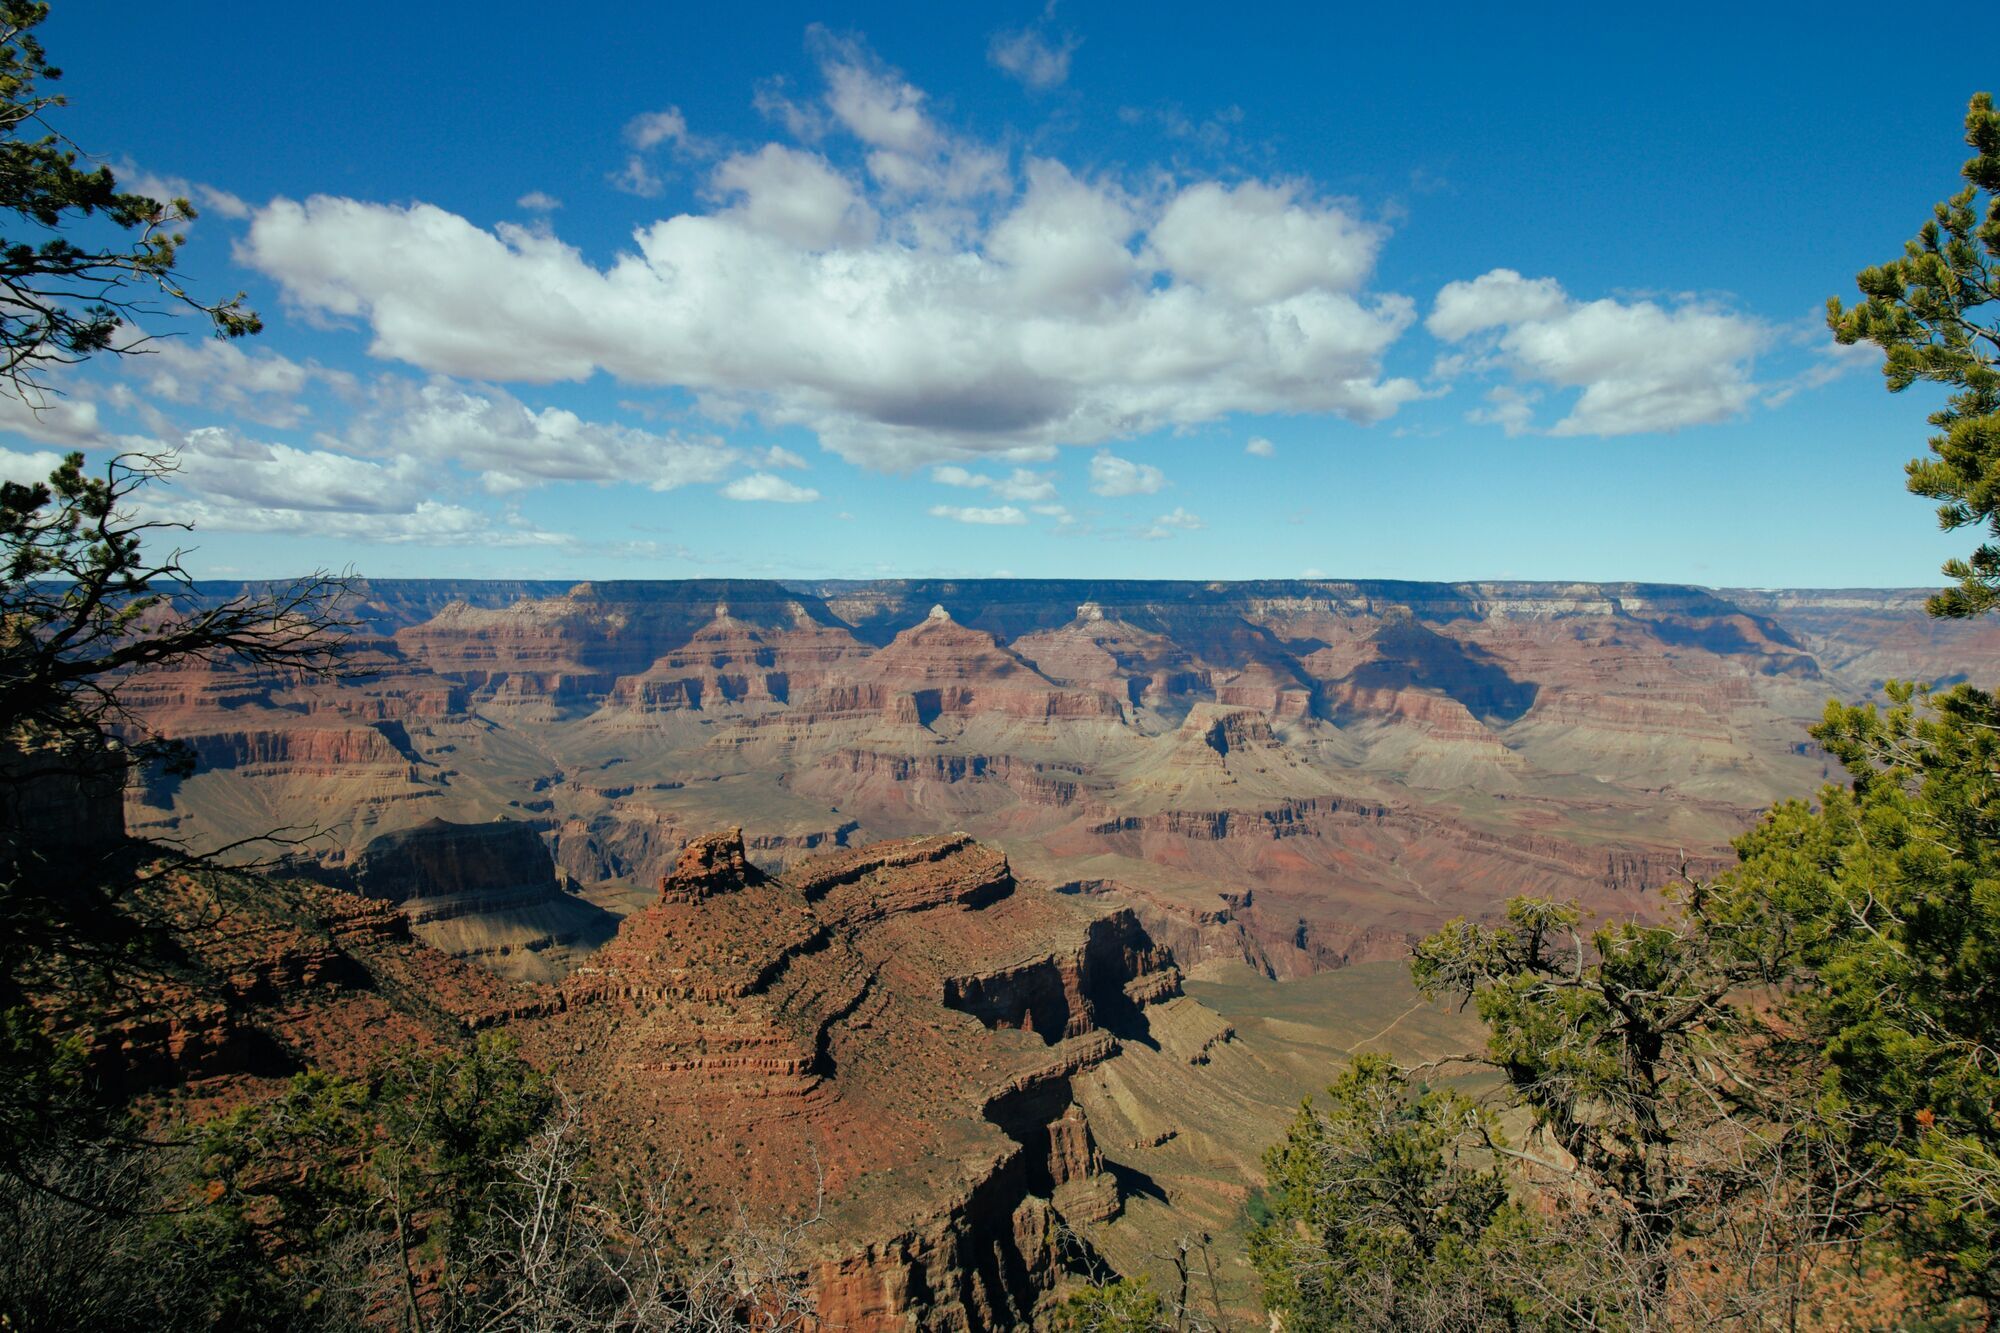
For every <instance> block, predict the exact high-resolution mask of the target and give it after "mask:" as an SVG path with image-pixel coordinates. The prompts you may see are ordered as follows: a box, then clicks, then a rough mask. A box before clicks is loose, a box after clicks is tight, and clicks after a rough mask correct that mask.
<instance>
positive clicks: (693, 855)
mask: <svg viewBox="0 0 2000 1333" xmlns="http://www.w3.org/2000/svg"><path fill="white" fill-rule="evenodd" d="M763 882H764V872H763V871H761V870H759V869H757V867H755V866H753V865H751V864H750V861H749V859H748V857H746V856H745V854H744V851H743V830H742V829H740V828H733V829H730V830H728V831H727V832H724V833H708V834H704V835H702V836H701V837H699V838H696V839H695V840H694V841H692V842H690V843H688V845H687V846H685V847H683V848H681V853H680V857H679V859H677V860H676V861H675V862H674V868H673V871H672V873H670V874H668V875H665V876H663V877H662V878H661V880H660V898H661V901H663V902H670V903H698V902H700V901H701V900H702V899H704V898H712V897H714V896H715V895H716V894H718V893H731V892H734V891H735V890H737V889H745V888H749V887H751V886H752V885H755V884H762V883H763Z"/></svg>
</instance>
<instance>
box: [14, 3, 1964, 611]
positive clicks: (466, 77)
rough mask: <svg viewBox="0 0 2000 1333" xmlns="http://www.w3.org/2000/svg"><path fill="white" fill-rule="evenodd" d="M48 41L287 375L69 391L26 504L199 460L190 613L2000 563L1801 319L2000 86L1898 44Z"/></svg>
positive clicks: (266, 370) (1439, 37)
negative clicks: (1938, 499)
mask: <svg viewBox="0 0 2000 1333" xmlns="http://www.w3.org/2000/svg"><path fill="white" fill-rule="evenodd" d="M57 8H58V12H57V14H56V15H55V16H54V17H53V18H52V19H51V21H50V22H49V24H48V25H47V27H46V29H45V32H44V37H45V42H46V45H47V46H48V47H49V50H50V53H51V56H52V58H53V59H54V60H55V61H56V63H58V64H60V65H62V66H63V67H64V68H65V71H66V77H65V79H64V84H63V91H65V92H66V93H67V94H68V95H69V97H70V99H71V102H72V105H71V107H70V108H68V109H67V110H66V111H64V112H62V113H59V114H60V120H59V122H58V124H59V126H60V128H62V129H64V130H65V131H66V132H67V133H69V134H70V135H71V137H72V138H74V139H75V140H76V141H77V142H78V143H79V144H80V145H81V146H82V147H84V148H85V149H86V150H88V151H89V152H91V153H94V154H97V155H100V156H101V157H103V158H104V159H105V160H106V161H109V162H110V163H112V164H113V165H114V167H116V168H119V169H120V171H121V175H122V176H123V177H124V178H125V179H126V180H127V183H128V184H134V185H137V186H140V187H146V188H152V189H156V190H168V191H174V190H183V191H186V192H188V193H190V194H191V195H192V196H193V197H194V198H195V200H196V202H197V203H198V204H202V205H203V206H204V211H203V216H202V217H201V219H200V220H199V221H198V222H197V223H196V224H195V226H194V228H193V231H192V236H191V239H190V244H189V247H188V250H187V261H188V268H189V271H190V273H191V274H192V275H193V277H194V278H195V280H196V283H197V284H198V289H200V290H205V291H218V290H235V289H237V288H239V287H240V288H243V289H244V290H246V291H247V292H248V294H249V296H250V298H251V302H252V304H254V305H255V306H256V307H257V308H258V309H259V310H260V311H261V312H262V313H263V315H264V316H265V319H266V324H267V331H266V333H265V334H264V335H263V336H261V337H259V338H257V339H254V340H251V341H249V342H246V343H241V344H233V345H222V344H217V343H214V342H213V341H211V340H206V339H204V338H202V337H201V336H200V334H199V331H198V330H194V329H192V328H188V329H187V330H186V331H187V334H188V336H184V337H180V338H174V339H165V340H161V341H160V342H159V343H157V344H155V345H156V346H158V347H160V348H161V349H162V350H160V351H159V352H158V353H157V354H156V355H153V356H150V357H143V358H130V359H127V360H126V361H124V362H122V363H116V364H114V363H111V362H109V361H108V360H107V361H100V363H97V364H93V365H92V366H90V367H88V368H86V369H85V370H83V371H81V372H79V373H76V374H74V375H71V376H69V377H68V378H66V379H65V380H64V381H63V382H62V385H61V387H62V388H63V389H64V390H65V393H66V396H65V397H64V398H63V399H62V400H61V401H60V402H59V403H58V404H56V405H55V406H53V407H51V408H50V409H48V410H45V411H43V412H42V413H41V414H39V416H35V417H29V416H27V415H25V414H23V413H22V412H20V411H18V410H13V411H6V412H0V425H5V426H7V427H8V429H6V431H5V432H4V433H0V467H4V469H5V470H6V471H7V472H8V474H9V475H18V474H25V473H31V472H33V471H34V470H35V469H37V468H39V467H43V466H44V465H45V464H47V463H48V462H50V461H52V454H53V452H54V451H56V450H60V449H62V448H66V447H85V448H87V449H88V450H89V451H90V452H91V453H92V455H93V457H97V458H102V457H106V456H108V454H109V453H110V452H112V451H114V450H116V449H118V448H121V447H125V448H161V447H170V448H173V449H175V450H177V451H178V454H179V457H180V460H181V467H182V471H181V473H180V476H179V477H178V478H177V480H176V481H175V482H174V483H173V484H172V485H171V486H170V487H167V488H164V489H162V490H161V491H159V492H158V494H157V497H156V500H155V502H154V503H155V512H156V513H160V514H165V515H170V516H173V517H177V518H181V519H185V520H187V521H190V522H193V523H194V524H195V525H196V529H197V531H196V536H195V537H194V538H193V539H192V544H193V545H195V546H196V547H197V548H198V549H197V551H196V553H195V555H194V557H193V559H192V560H191V564H192V566H193V567H194V568H195V569H196V570H197V572H200V573H206V574H211V575H217V576H221V575H244V576H251V575H279V574H286V573H292V572H297V571H299V570H302V569H304V568H308V567H312V566H333V567H346V566H352V567H354V568H356V569H357V570H359V571H360V572H361V573H363V574H370V575H376V576H390V575H438V576H456V577H478V576H509V577H512V576H522V577H527V576H536V577H570V576H574V577H579V578H582V577H593V576H596V577H606V576H617V577H687V576H709V575H720V574H737V575H748V576H772V577H804V578H812V577H835V576H852V577H863V576H876V575H881V576H902V575H911V576H914V575H954V576H984V575H999V574H1016V575H1022V576H1057V575H1078V576H1084V575H1089V576H1128V577H1141V576H1155V577H1175V578H1249V577H1289V576H1318V575H1324V576H1329V577H1404V578H1423V579H1440V578H1441V579H1461V578H1576V579H1614V578H1636V579H1653V580H1663V581H1688V582H1699V583H1706V584H1712V585H1737V584H1751V585H1792V586H1806V585H1813V586H1828V585H1902V584H1926V583H1931V582H1933V581H1935V578H1936V568H1937V565H1938V563H1939V561H1940V560H1941V559H1943V558H1944V556H1945V555H1947V554H1950V553H1953V552H1955V551H1957V550H1958V549H1959V548H1960V547H1962V546H1970V545H1971V542H1970V540H1968V539H1965V538H1963V537H1962V536H1961V537H1959V538H1952V537H1945V536H1941V535H1939V534H1938V533H1936V532H1935V530H1934V525H1933V522H1932V520H1931V518H1930V514H1929V510H1928V506H1927V505H1926V504H1925V503H1924V502H1922V501H1920V500H1917V499H1914V498H1912V497H1909V496H1907V495H1905V494H1904V493H1903V492H1902V489H1901V465H1902V463H1903V462H1904V461H1905V460H1906V459H1908V458H1909V457H1911V456H1912V455H1913V454H1914V453H1916V452H1918V451H1920V450H1921V448H1922V441H1923V438H1924V435H1925V433H1926V427H1925V426H1924V423H1923V415H1924V413H1925V411H1927V410H1928V408H1929V407H1930V406H1931V403H1930V402H1929V401H1927V400H1925V399H1924V398H1922V397H1921V396H1920V394H1921V392H1922V391H1913V392H1912V393H1910V394H1906V395H1903V396H1902V397H1900V398H1892V397H1890V396H1889V395H1887V394H1885V393H1884V392H1883V390H1882V388H1881V384H1880V380H1879V376H1878V375H1877V374H1876V372H1875V370H1874V367H1873V363H1872V362H1871V361H1870V360H1869V359H1868V358H1867V357H1866V356H1856V355H1854V354H1853V353H1851V352H1850V353H1848V354H1846V355H1841V354H1838V351H1837V349H1834V348H1832V347H1831V346H1830V345H1829V341H1828V339H1827V338H1826V337H1825V334H1824V330H1823V326H1822V324H1821V322H1820V313H1819V312H1820V309H1821V306H1822V304H1823V302H1824V300H1825V298H1826V297H1827V296H1828V295H1831V294H1835V293H1840V294H1845V293H1847V292H1849V291H1850V290H1851V279H1852V275H1853V273H1854V271H1855V270H1856V269H1857V268H1859V267H1861V266H1863V265H1864V264H1867V263H1870V262H1876V261H1879V260H1881V259H1883V258H1886V257H1888V256H1889V255H1890V254H1892V253H1894V251H1895V249H1896V247H1897V246H1898V245H1899V244H1900V242H1901V241H1902V240H1903V239H1904V238H1905V237H1906V236H1908V235H1909V234H1910V233H1911V232H1912V231H1913V230H1914V229H1915V227H1916V225H1917V223H1918V222H1919V221H1921V219H1922V217H1923V216H1924V214H1925V210H1926V209H1927V208H1928V206H1929V205H1930V203H1932V202H1933V201H1934V200H1936V199H1938V198H1941V197H1942V196H1943V195H1945V194H1946V193H1949V192H1950V190H1951V189H1952V187H1953V186H1954V185H1955V184H1956V183H1957V176H1956V172H1957V167H1958V165H1959V164H1960V162H1961V161H1962V159H1963V157H1964V156H1965V149H1964V148H1963V147H1962V145H1961V144H1960V143H1959V133H1960V123H1961V120H1962V116H1963V112H1964V106H1965V102H1966V99H1967V97H1968V95H1969V94H1970V93H1971V92H1973V91H1974V90H1976V89H1979V88H1990V87H1993V86H1994V85H1996V84H2000V68H1996V66H1995V65H1994V63H1993V61H1992V59H1991V57H1992V52H1991V51H1984V52H1982V51H1980V50H1978V49H1976V48H1977V47H1978V43H1976V42H1959V43H1951V42H1941V43H1936V44H1932V45H1930V46H1928V47H1926V51H1925V55H1924V58H1923V60H1922V61H1921V62H1897V64H1896V66H1895V68H1893V69H1892V70H1891V71H1890V72H1889V73H1887V74H1883V73H1877V72H1871V71H1878V70H1880V68H1881V61H1882V51H1883V42H1884V34H1883V31H1882V28H1881V21H1880V18H1879V11H1872V13H1873V14H1874V17H1870V14H1871V11H1862V10H1858V9H1857V10H1854V11H1851V12H1846V11H1843V10H1841V9H1840V8H1839V7H1828V6H1814V7H1812V8H1811V9H1807V8H1805V7H1803V6H1800V7H1796V8H1791V7H1786V9H1787V10H1788V12H1769V13H1758V12H1751V11H1753V10H1756V9H1758V8H1760V7H1753V6H1740V5H1739V6H1735V7H1732V8H1729V9H1722V8H1716V9H1712V10H1699V9H1695V8H1691V7H1683V8H1678V9H1676V10H1675V11H1674V12H1673V13H1671V14H1667V13H1665V12H1664V11H1662V12H1660V13H1652V12H1648V13H1645V14H1643V15H1639V16H1625V15H1615V14H1609V13H1606V12H1605V10H1606V9H1608V8H1610V7H1596V6H1594V7H1590V8H1581V7H1579V8H1576V9H1573V10H1568V11H1562V10H1557V9H1553V8H1548V9H1543V10H1538V11H1536V12H1535V13H1533V14H1529V13H1526V12H1524V11H1521V10H1518V9H1511V10H1506V11H1501V10H1497V9H1495V8H1493V7H1477V8H1473V7H1468V8H1466V9H1465V10H1463V11H1461V12H1453V11H1450V10H1447V9H1432V10H1424V11H1422V12H1421V13H1419V12H1418V11H1414V10H1410V9H1407V8H1397V7H1373V8H1372V9H1371V10H1370V11H1369V12H1366V13H1347V12H1341V11H1340V10H1338V9H1336V8H1335V7H1325V6H1315V7H1304V6H1300V7H1291V6H1284V7H1280V6H1271V7H1265V8H1262V9H1258V8H1255V7H1244V6H1215V5H1200V6H1161V5H1148V6H1116V7H1114V6H1092V7H1085V6H1082V5H1075V4H1071V5H1057V6H1053V7H1049V8H1041V7H1032V6H993V7H977V6H957V7H950V6H865V5H861V6H846V7H843V8H840V9H830V8H826V7H823V6H821V7H801V6H795V5H781V4H774V5H763V6H756V7H735V8H725V7H712V8H703V9H699V10H698V9H695V8H694V7H682V6H674V7H668V6H659V5H617V6H613V5H582V6H577V7H574V8H573V9H572V10H568V11H553V10H550V9H548V8H546V7H541V6H537V7H528V6H517V5H508V4H500V3H495V4H489V5H485V6H481V7H479V9H478V11H477V13H478V18H479V21H478V22H477V23H476V24H474V23H468V22H467V21H465V19H464V18H462V17H461V16H460V13H459V11H457V10H456V8H455V7H434V6H421V5H409V4H402V5H397V6H388V5H371V4H355V5H345V6H286V5H272V6H241V5H223V4H210V3H193V4H187V5H183V6H180V7H178V8H177V9H176V11H175V15H174V18H173V21H172V29H173V31H172V33H171V35H169V36H167V37H164V38H163V37H162V36H161V34H160V31H159V29H158V28H157V27H149V26H146V25H138V24H131V23H126V22H116V23H113V22H107V21H106V13H107V11H106V9H105V8H104V7H103V6H92V5H85V4H80V3H76V2H75V0H68V3H61V4H59V5H58V7H57ZM1772 8H1773V9H1774V10H1775V9H1776V8H1777V7H1772ZM465 12H467V13H469V12H471V11H465ZM1982 56H1984V57H1985V59H1984V60H1983V61H1982V59H1981V57H1982ZM1906 68H1918V69H1920V71H1921V74H1920V79H1918V80H1915V81H1906V80H1905V79H1904V77H1903V74H1902V71H1903V70H1904V69H1906ZM1857 90H1867V91H1857ZM176 327H177V326H176V325H175V324H174V322H173V321H171V320H168V319H166V318H164V317H162V318H159V319H157V320H149V322H148V324H147V330H148V331H149V332H158V333H167V332H171V331H173V330H174V329H175V328H176Z"/></svg>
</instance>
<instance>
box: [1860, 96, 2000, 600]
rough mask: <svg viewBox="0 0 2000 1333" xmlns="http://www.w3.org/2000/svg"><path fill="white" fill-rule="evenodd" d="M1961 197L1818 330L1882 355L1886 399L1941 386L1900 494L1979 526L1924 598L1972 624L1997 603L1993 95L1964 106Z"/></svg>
mask: <svg viewBox="0 0 2000 1333" xmlns="http://www.w3.org/2000/svg"><path fill="white" fill-rule="evenodd" d="M1965 142H1966V143H1967V144H1968V145H1969V146H1970V147H1971V148H1972V150H1973V155H1972V157H1971V158H1970V159H1969V160H1967V162H1966V164H1965V166H1964V168H1963V171H1962V173H1961V174H1963V176H1964V177H1965V181H1966V185H1965V188H1964V189H1962V190H1960V191H1959V192H1958V193H1957V194H1954V195H1953V196H1952V197H1951V198H1949V199H1947V200H1945V201H1944V202H1943V203H1941V204H1938V205H1936V206H1935V207H1934V208H1933V209H1932V217H1931V219H1930V221H1928V222H1926V223H1924V225H1923V227H1922V228H1921V229H1919V230H1918V232H1917V235H1916V237H1915V239H1913V240H1911V241H1909V242H1907V243H1905V245H1904V246H1903V254H1902V257H1901V258H1898V259H1892V260H1890V261H1889V262H1888V263H1886V264H1880V265H1877V266H1876V267H1873V268H1867V269H1863V270H1862V271H1861V273H1860V274H1859V275H1858V276H1857V277H1856V278H1855V283H1856V285H1858V286H1859V287H1860V289H1861V295H1862V298H1863V299H1862V301H1861V302H1860V304H1858V305H1855V306H1852V307H1849V306H1844V305H1842V304H1841V302H1840V299H1839V298H1838V297H1835V298H1833V299H1831V300H1829V301H1828V302H1827V315H1826V318H1827V324H1828V326H1829V327H1831V328H1832V330H1833V336H1834V337H1835V338H1836V339H1838V340H1839V341H1840V342H1842V343H1844V344H1848V345H1852V344H1854V343H1859V342H1863V341H1866V342H1872V343H1874V344H1876V345H1877V346H1879V347H1881V348H1882V350H1883V351H1884V352H1885V353H1886V354H1887V355H1886V357H1885V359H1884V361H1883V363H1882V375H1883V377H1884V378H1885V379H1886V380H1887V381H1888V385H1889V391H1890V392H1891V393H1900V392H1902V391H1903V390H1904V389H1907V388H1909V387H1910V386H1911V385H1912V384H1915V383H1917V382H1919V381H1924V382H1927V383H1932V384H1943V385H1947V386H1950V388H1951V389H1952V393H1951V395H1950V396H1949V397H1948V398H1947V399H1946V400H1945V405H1944V406H1943V407H1942V408H1940V409H1938V410H1937V411H1936V412H1933V413H1932V414H1931V417H1930V422H1931V424H1932V425H1933V426H1935V427H1937V428H1938V433H1937V434H1936V435H1933V436H1932V437H1931V440H1930V447H1931V454H1932V457H1930V458H1916V459H1912V460H1911V461H1910V463H1909V466H1908V469H1907V471H1908V474H1909V488H1910V490H1911V491H1913V492H1914V493H1916V494H1918V495H1921V496H1925V497H1927V498H1929V499H1932V500H1936V501H1937V502H1938V511H1937V512H1938V522H1939V523H1940V525H1941V526H1943V527H1944V528H1945V529H1946V530H1948V531H1949V530H1953V529H1957V528H1965V527H1978V528H1981V529H1982V530H1983V532H1984V536H1985V538H1986V539H1985V540H1983V541H1982V542H1981V543H1980V544H1979V546H1978V547H1976V548H1975V549H1974V550H1973V551H1972V553H1971V555H1970V556H1968V557H1966V558H1965V559H1952V560H1949V561H1947V562H1946V563H1945V566H1944V572H1945V574H1946V575H1947V576H1949V577H1951V578H1953V579H1956V580H1957V581H1958V584H1957V586H1956V587H1952V588H1946V589H1945V590H1943V591H1942V592H1939V593H1938V594H1937V595H1936V596H1934V597H1932V598H1931V600H1930V611H1931V614H1932V615H1937V616H1975V615H1978V614H1979V613H1981V612H1983V611H1987V610H1990V609H1992V608H1993V607H1994V606H1995V605H2000V544H1996V543H2000V113H1996V112H1995V111H1994V109H1993V97H1992V95H1991V94H1990V93H1980V94H1978V95H1976V96H1975V97H1974V98H1973V99H1972V105H1971V106H1970V107H1969V108H1968V109H1967V110H1966V113H1965Z"/></svg>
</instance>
